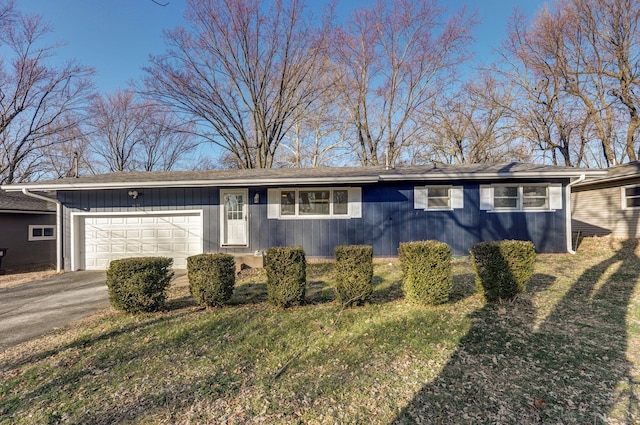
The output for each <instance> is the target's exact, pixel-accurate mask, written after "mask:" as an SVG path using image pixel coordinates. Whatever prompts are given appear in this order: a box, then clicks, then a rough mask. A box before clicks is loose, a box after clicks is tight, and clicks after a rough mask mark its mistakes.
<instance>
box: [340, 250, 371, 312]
mask: <svg viewBox="0 0 640 425" xmlns="http://www.w3.org/2000/svg"><path fill="white" fill-rule="evenodd" d="M333 253H334V256H335V260H336V264H335V266H334V282H335V288H336V298H337V300H338V302H339V303H340V304H342V305H346V306H352V305H362V304H364V303H366V302H367V301H369V299H370V298H371V294H372V293H373V247H371V246H369V245H338V246H336V247H335V248H334V250H333Z"/></svg>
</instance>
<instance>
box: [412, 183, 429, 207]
mask: <svg viewBox="0 0 640 425" xmlns="http://www.w3.org/2000/svg"><path fill="white" fill-rule="evenodd" d="M413 208H414V209H416V210H426V209H427V188H426V187H424V186H416V187H414V188H413Z"/></svg>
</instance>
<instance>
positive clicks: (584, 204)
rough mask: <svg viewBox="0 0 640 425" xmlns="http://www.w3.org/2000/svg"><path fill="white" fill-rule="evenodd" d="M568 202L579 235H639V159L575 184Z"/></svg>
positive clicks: (619, 236)
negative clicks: (570, 205)
mask: <svg viewBox="0 0 640 425" xmlns="http://www.w3.org/2000/svg"><path fill="white" fill-rule="evenodd" d="M571 204H572V211H573V222H572V228H573V231H574V232H579V233H580V235H581V236H611V237H615V238H640V162H637V161H636V162H630V163H628V164H624V165H618V166H615V167H611V168H608V169H607V170H606V174H605V175H604V176H592V177H590V178H588V179H586V180H585V181H583V182H580V183H578V184H576V185H575V186H574V188H573V191H572V194H571Z"/></svg>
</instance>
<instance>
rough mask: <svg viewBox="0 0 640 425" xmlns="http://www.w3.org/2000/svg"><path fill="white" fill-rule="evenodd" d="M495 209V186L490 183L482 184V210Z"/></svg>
mask: <svg viewBox="0 0 640 425" xmlns="http://www.w3.org/2000/svg"><path fill="white" fill-rule="evenodd" d="M492 209H493V188H492V187H491V186H490V185H484V184H481V185H480V210H483V211H491V210H492Z"/></svg>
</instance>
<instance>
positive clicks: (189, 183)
mask: <svg viewBox="0 0 640 425" xmlns="http://www.w3.org/2000/svg"><path fill="white" fill-rule="evenodd" d="M378 180H379V178H378V176H366V177H360V176H358V177H313V178H311V177H307V178H294V177H287V178H278V179H225V180H172V181H155V182H153V181H151V182H150V181H147V182H143V181H139V182H136V181H132V182H111V183H66V184H65V183H53V184H38V183H32V184H15V185H9V186H1V188H2V189H4V190H6V191H7V192H13V191H21V190H22V189H23V188H25V189H28V190H37V191H52V190H91V189H128V188H156V187H206V186H221V187H240V186H278V185H301V184H314V185H317V184H344V183H360V184H364V183H376V182H378Z"/></svg>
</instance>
